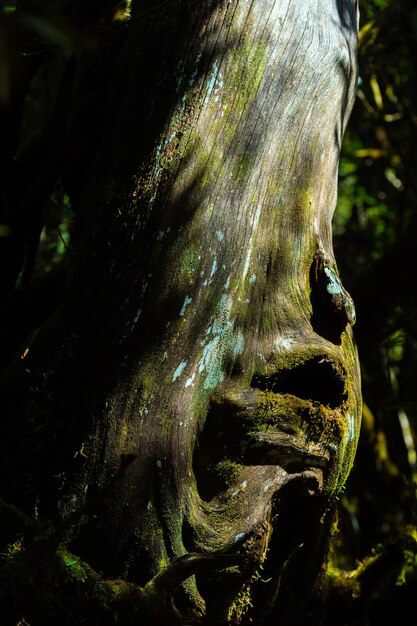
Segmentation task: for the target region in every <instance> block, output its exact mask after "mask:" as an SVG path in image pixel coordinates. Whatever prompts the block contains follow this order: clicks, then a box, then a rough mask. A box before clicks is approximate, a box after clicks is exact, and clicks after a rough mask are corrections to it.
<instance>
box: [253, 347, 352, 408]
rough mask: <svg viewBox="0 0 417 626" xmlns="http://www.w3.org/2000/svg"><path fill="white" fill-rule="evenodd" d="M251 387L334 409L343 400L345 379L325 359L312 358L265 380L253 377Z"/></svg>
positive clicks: (344, 397)
mask: <svg viewBox="0 0 417 626" xmlns="http://www.w3.org/2000/svg"><path fill="white" fill-rule="evenodd" d="M251 385H252V387H255V388H256V389H260V390H261V391H272V392H273V393H281V394H284V393H288V394H291V395H293V396H297V397H298V398H303V399H305V400H311V401H312V402H320V404H323V406H328V407H330V408H332V409H336V408H338V407H340V406H342V404H343V402H344V401H345V400H346V397H347V396H346V392H345V378H344V376H343V374H342V373H341V372H340V371H338V370H337V369H336V368H335V366H334V364H333V363H332V362H331V361H329V360H326V358H325V357H321V356H319V357H314V358H312V359H310V360H309V361H306V362H305V363H301V364H300V365H298V366H296V367H294V368H292V369H289V370H283V371H280V372H278V373H277V374H273V375H272V376H267V377H258V376H256V377H254V378H253V379H252V383H251Z"/></svg>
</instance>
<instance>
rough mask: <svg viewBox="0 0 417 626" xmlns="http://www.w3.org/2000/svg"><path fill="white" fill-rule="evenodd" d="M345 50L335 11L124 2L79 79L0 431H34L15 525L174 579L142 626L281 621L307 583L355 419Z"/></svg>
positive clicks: (137, 579) (330, 5)
mask: <svg viewBox="0 0 417 626" xmlns="http://www.w3.org/2000/svg"><path fill="white" fill-rule="evenodd" d="M133 6H134V7H135V5H133ZM356 31H357V9H356V3H355V2H353V1H348V0H320V1H319V0H303V2H294V1H291V0H281V1H276V0H253V1H251V2H248V1H243V0H234V1H232V0H229V1H228V2H226V1H224V2H214V1H208V0H207V1H200V2H187V1H178V2H173V1H172V0H171V1H170V2H160V3H157V4H154V3H148V2H141V3H139V4H138V7H137V9H135V10H134V12H133V19H132V21H131V22H130V23H129V24H128V25H127V26H126V27H125V30H124V31H123V33H122V36H121V37H120V39H119V40H117V46H115V49H116V50H117V55H115V57H114V58H112V59H111V63H110V64H109V67H108V68H103V67H100V68H99V69H97V67H96V66H95V65H94V63H93V62H91V63H90V66H89V65H88V63H87V62H86V63H85V65H84V67H83V70H82V71H83V72H84V74H82V75H81V76H80V80H81V79H83V80H84V81H85V82H86V83H87V81H88V78H89V76H92V75H97V71H99V72H101V74H100V76H101V77H102V80H103V90H102V92H103V95H104V103H105V104H104V105H102V111H101V114H100V115H101V116H99V121H98V122H97V127H96V129H95V130H96V132H95V133H94V132H92V134H93V136H94V137H95V141H97V145H98V146H99V147H100V150H98V151H97V153H96V154H95V155H94V159H93V161H92V163H94V169H93V170H91V171H93V172H94V174H93V176H92V180H93V181H94V182H93V183H92V182H90V180H89V177H88V176H87V177H85V178H84V179H82V180H83V188H82V190H81V192H80V197H81V200H80V208H79V211H78V215H77V218H76V223H75V227H74V233H73V242H74V243H73V248H72V252H71V259H70V274H69V279H68V282H67V286H66V290H65V294H64V302H63V304H62V306H61V307H60V308H59V309H58V310H57V311H56V313H55V314H54V316H53V317H52V318H51V319H50V320H49V321H48V322H47V323H46V324H44V325H43V326H42V327H41V329H40V330H39V332H38V333H37V335H36V338H35V339H34V341H33V344H31V346H30V351H29V353H26V354H25V358H24V359H21V360H20V362H19V363H17V364H15V365H14V367H13V368H11V369H10V370H9V373H8V375H7V376H6V377H5V378H4V379H3V380H4V381H5V382H4V383H3V388H2V404H3V406H4V407H6V408H7V415H5V419H4V421H3V426H2V429H3V433H4V436H5V437H4V441H15V440H16V438H18V437H19V436H20V435H22V438H23V432H24V430H25V429H26V428H27V425H28V423H29V424H30V422H31V420H32V416H33V414H34V413H36V415H37V416H38V417H37V419H39V418H40V417H41V418H42V420H43V426H42V429H41V433H40V434H39V435H38V441H37V442H35V444H34V443H33V440H32V442H31V443H30V444H28V443H26V444H22V443H21V441H20V442H19V446H18V447H19V453H18V458H17V460H16V467H18V466H19V464H22V463H23V462H24V463H25V465H26V467H29V468H31V471H32V472H33V473H36V472H37V471H38V470H39V467H41V469H42V463H43V470H42V471H41V477H40V479H39V480H40V484H41V487H40V492H39V493H38V492H37V493H36V498H38V499H39V503H38V509H39V511H40V513H41V514H42V515H44V516H49V517H52V518H54V519H59V520H61V522H60V523H61V526H60V528H61V531H62V538H63V539H65V540H66V541H67V542H68V543H69V544H70V549H71V550H72V551H74V552H75V553H76V554H78V555H80V556H81V557H82V558H83V559H85V560H86V561H87V562H88V563H89V564H90V565H91V566H92V567H93V568H95V569H96V570H98V571H101V572H102V573H103V575H104V576H105V577H112V578H116V577H121V578H124V579H126V580H128V581H131V582H133V583H137V584H139V585H145V583H147V582H148V581H149V580H150V579H152V578H153V577H154V576H156V575H158V574H159V573H160V572H161V571H162V570H164V568H166V567H167V566H168V565H169V564H170V563H173V562H175V563H177V565H174V568H173V569H172V572H173V580H175V581H177V582H178V588H177V589H176V590H175V593H174V608H171V607H170V605H169V604H168V605H167V606H168V608H167V609H165V608H164V609H163V610H162V609H160V610H161V611H165V610H166V613H163V616H162V617H160V619H161V623H171V622H172V623H176V620H179V619H180V617H179V616H180V615H182V616H183V618H184V617H187V619H188V618H189V617H190V616H194V617H196V618H202V617H203V616H205V620H206V623H210V624H220V623H230V624H240V623H242V624H243V623H249V620H251V619H252V620H253V623H255V624H261V623H263V621H264V620H268V619H270V620H274V619H277V618H278V617H280V619H282V620H284V619H287V617H288V615H287V614H288V612H289V611H290V609H289V607H292V609H291V610H293V611H295V609H296V608H297V606H298V601H297V599H295V601H294V598H297V597H298V596H299V597H302V596H303V594H304V595H305V593H306V589H308V587H309V585H311V584H312V580H313V578H314V575H315V573H316V571H317V569H318V567H319V564H320V558H321V556H322V546H323V544H324V542H325V536H326V533H327V531H328V525H327V521H328V514H327V511H328V508H329V503H330V502H331V501H332V499H334V498H335V497H336V496H337V494H338V493H339V492H340V491H341V489H342V488H343V485H344V482H345V480H346V478H347V475H348V473H349V470H350V468H351V465H352V462H353V458H354V454H355V449H356V442H357V436H358V430H359V419H360V413H361V409H360V382H359V381H360V379H359V370H358V361H357V355H356V350H355V345H354V341H353V337H352V331H351V324H353V322H354V309H353V304H352V302H351V300H350V297H349V295H348V294H347V292H346V291H345V290H344V288H343V286H342V283H341V281H340V278H339V276H338V272H337V267H336V262H335V259H334V256H333V251H332V240H331V218H332V213H333V210H334V207H335V202H336V187H337V170H338V159H339V152H340V144H341V140H342V136H343V132H344V128H345V124H346V121H347V118H348V116H349V113H350V110H351V106H352V101H353V97H354V89H355V83H356V36H357V33H356ZM122 41H123V44H122V43H121V42H122ZM80 109H82V107H79V109H78V110H76V111H75V113H74V120H73V124H74V128H76V124H77V115H78V113H79V110H80ZM97 129H98V130H97ZM71 163H76V161H72V162H71V161H70V165H69V166H68V171H67V178H68V180H69V181H71V177H73V178H74V179H75V178H76V179H77V180H78V181H79V180H80V177H79V176H78V172H77V177H75V174H74V171H72V170H71ZM77 166H78V167H79V163H78V164H77ZM91 167H92V166H91ZM73 168H76V165H73ZM17 385H19V386H21V387H22V388H24V389H25V390H26V391H25V392H24V393H23V394H22V395H21V396H20V397H18V396H17V394H16V388H17ZM27 390H29V391H27ZM16 424H17V425H16ZM16 433H18V434H17V435H16ZM35 441H36V440H35ZM45 442H46V444H45ZM22 457H23V458H22ZM40 459H42V462H41V461H40ZM34 468H35V469H34ZM16 471H17V470H16ZM28 471H29V470H28ZM6 493H7V489H6ZM27 493H28V494H29V496H28V502H27V509H29V508H30V506H32V502H31V500H30V499H31V498H33V499H35V495H34V493H35V489H34V487H33V486H31V485H29V486H27ZM9 495H10V494H9ZM62 520H64V521H62ZM186 555H193V556H192V558H189V560H186V561H179V562H177V561H176V559H178V558H180V557H183V558H185V559H187V557H186ZM208 557H210V558H212V560H209V562H208V561H207V559H208ZM228 559H229V560H228ZM185 562H186V563H187V568H188V569H187V570H186V571H187V576H191V574H195V576H191V577H188V578H187V579H186V580H185V582H184V583H183V584H182V585H180V584H179V583H180V582H181V581H182V580H183V579H184V578H186V577H185V575H184V569H181V567H179V566H178V563H179V564H180V566H181V563H185ZM190 564H192V565H190ZM306 564H307V565H306ZM175 568H177V569H175ZM262 568H263V569H262ZM169 571H170V570H169V569H168V570H167V572H168V573H169ZM178 572H179V573H178ZM265 572H266V574H265ZM167 576H168V574H167ZM266 578H268V579H269V581H268V582H267V583H264V582H263V580H265V579H266ZM164 584H165V583H164ZM168 586H169V588H170V589H171V588H172V589H174V588H175V586H176V585H173V584H172V581H171V583H170V585H168ZM297 593H298V596H297ZM283 596H284V600H283V599H282V597H283ZM155 602H156V600H155ZM252 605H253V606H252ZM161 615H162V614H161ZM294 615H295V613H294ZM268 616H269V617H268ZM285 616H287V617H285ZM152 620H153V621H151V622H150V623H152V625H153V624H154V623H155V617H153V618H152ZM164 620H165V621H164ZM280 623H281V622H280ZM282 623H286V622H285V621H282Z"/></svg>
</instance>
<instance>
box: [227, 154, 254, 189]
mask: <svg viewBox="0 0 417 626" xmlns="http://www.w3.org/2000/svg"><path fill="white" fill-rule="evenodd" d="M253 163H254V154H251V153H250V152H244V153H241V154H239V155H238V157H237V158H236V161H235V163H234V165H233V169H232V177H233V180H234V181H236V182H237V183H244V182H245V181H246V180H247V179H248V178H249V175H250V173H251V171H252V168H253Z"/></svg>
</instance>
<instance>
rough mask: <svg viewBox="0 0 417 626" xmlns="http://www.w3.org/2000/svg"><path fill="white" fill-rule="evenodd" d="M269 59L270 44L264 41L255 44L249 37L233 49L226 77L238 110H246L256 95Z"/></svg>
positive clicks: (235, 107) (232, 100) (232, 101)
mask: <svg viewBox="0 0 417 626" xmlns="http://www.w3.org/2000/svg"><path fill="white" fill-rule="evenodd" d="M267 60H268V45H267V44H266V43H265V42H263V41H260V42H259V43H257V44H255V43H254V41H253V40H252V39H250V38H248V39H246V40H245V41H244V42H243V43H242V45H241V46H239V48H234V49H233V51H232V54H231V56H230V59H229V61H228V64H227V68H226V72H225V77H226V81H227V82H228V84H230V85H231V90H232V91H233V92H234V93H232V94H231V95H232V97H231V99H230V101H231V103H232V104H233V108H234V109H236V110H237V111H238V112H241V111H245V110H246V109H247V106H248V104H249V103H250V102H252V100H254V98H255V97H256V95H257V93H258V90H259V87H260V85H261V82H262V79H263V76H264V74H265V68H266V64H267ZM233 96H234V98H233ZM228 101H229V100H228Z"/></svg>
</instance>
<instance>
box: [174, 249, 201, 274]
mask: <svg viewBox="0 0 417 626" xmlns="http://www.w3.org/2000/svg"><path fill="white" fill-rule="evenodd" d="M200 259H201V256H200V254H199V252H198V250H197V249H196V248H194V247H191V248H188V249H187V250H185V251H184V252H183V254H182V255H181V257H180V262H179V265H180V272H185V273H187V274H192V273H194V272H195V271H196V270H197V268H198V266H199V263H200Z"/></svg>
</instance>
